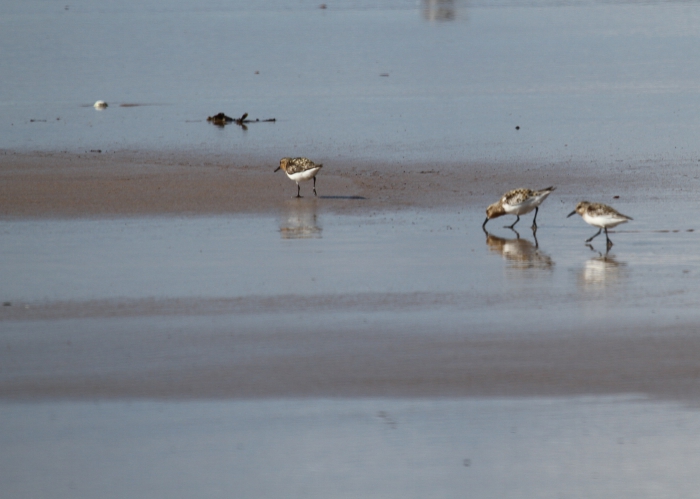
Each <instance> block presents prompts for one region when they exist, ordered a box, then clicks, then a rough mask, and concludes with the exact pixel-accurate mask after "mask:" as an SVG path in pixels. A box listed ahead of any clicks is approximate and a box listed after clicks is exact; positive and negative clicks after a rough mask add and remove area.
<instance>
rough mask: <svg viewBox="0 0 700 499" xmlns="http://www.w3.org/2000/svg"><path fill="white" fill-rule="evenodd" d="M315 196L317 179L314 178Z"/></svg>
mask: <svg viewBox="0 0 700 499" xmlns="http://www.w3.org/2000/svg"><path fill="white" fill-rule="evenodd" d="M314 196H316V177H314Z"/></svg>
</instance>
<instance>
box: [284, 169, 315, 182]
mask: <svg viewBox="0 0 700 499" xmlns="http://www.w3.org/2000/svg"><path fill="white" fill-rule="evenodd" d="M320 169H321V168H309V169H308V170H305V171H303V172H297V173H291V174H290V173H287V176H288V177H289V178H291V179H292V180H294V181H295V182H301V181H303V180H311V179H312V178H314V177H315V176H316V174H317V173H318V171H319V170H320Z"/></svg>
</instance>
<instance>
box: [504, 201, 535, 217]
mask: <svg viewBox="0 0 700 499" xmlns="http://www.w3.org/2000/svg"><path fill="white" fill-rule="evenodd" d="M538 205H539V203H538V202H537V199H536V198H532V199H528V200H526V201H523V202H522V203H520V204H515V205H513V204H504V205H503V210H504V211H505V212H506V213H507V214H508V215H518V216H520V215H526V214H528V213H530V212H531V211H532V210H534V209H535V208H537V206H538Z"/></svg>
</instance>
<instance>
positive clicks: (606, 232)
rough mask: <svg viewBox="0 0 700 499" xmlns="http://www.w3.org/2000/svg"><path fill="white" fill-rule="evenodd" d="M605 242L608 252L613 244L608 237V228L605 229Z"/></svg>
mask: <svg viewBox="0 0 700 499" xmlns="http://www.w3.org/2000/svg"><path fill="white" fill-rule="evenodd" d="M605 242H606V243H607V245H608V250H610V248H612V245H613V242H612V241H611V240H610V238H609V237H608V228H607V227H606V228H605Z"/></svg>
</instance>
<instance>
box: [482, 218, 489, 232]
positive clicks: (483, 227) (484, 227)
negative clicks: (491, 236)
mask: <svg viewBox="0 0 700 499" xmlns="http://www.w3.org/2000/svg"><path fill="white" fill-rule="evenodd" d="M488 221H489V217H486V220H484V223H483V224H481V228H482V229H484V230H486V222H488Z"/></svg>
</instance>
